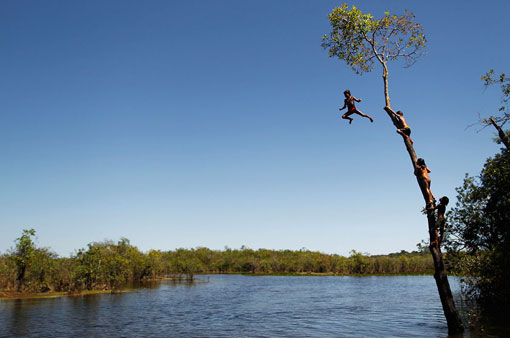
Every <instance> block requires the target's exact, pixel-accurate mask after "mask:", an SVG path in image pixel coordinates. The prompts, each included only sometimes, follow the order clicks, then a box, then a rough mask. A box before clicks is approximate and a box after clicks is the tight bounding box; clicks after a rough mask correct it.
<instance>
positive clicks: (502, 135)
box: [489, 117, 510, 150]
mask: <svg viewBox="0 0 510 338" xmlns="http://www.w3.org/2000/svg"><path fill="white" fill-rule="evenodd" d="M489 121H490V123H491V124H492V125H493V126H494V128H496V130H497V131H498V136H499V139H500V140H501V142H503V144H504V145H505V147H506V149H508V150H510V141H509V140H508V136H506V134H505V132H504V131H503V129H501V127H500V126H498V124H497V123H496V122H494V120H493V119H492V117H489Z"/></svg>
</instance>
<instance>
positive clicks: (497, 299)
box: [447, 149, 510, 310]
mask: <svg viewBox="0 0 510 338" xmlns="http://www.w3.org/2000/svg"><path fill="white" fill-rule="evenodd" d="M457 192H458V196H457V200H458V201H457V204H456V207H455V208H453V210H452V213H451V215H450V216H451V217H450V223H451V229H450V235H449V236H448V241H447V245H448V246H447V248H448V251H449V253H450V254H449V257H450V261H451V263H452V266H455V267H456V269H457V270H458V271H459V272H460V273H462V274H465V275H467V276H471V278H465V279H464V285H465V288H466V291H467V296H468V297H469V298H470V299H474V300H476V301H477V302H478V303H479V304H480V305H482V307H483V308H485V309H489V310H490V309H508V307H509V306H510V256H509V254H508V253H509V252H510V152H509V151H508V150H506V149H504V150H502V151H501V152H500V153H498V154H496V155H495V156H494V157H492V158H489V159H487V161H486V163H485V165H484V168H483V170H482V172H481V173H480V175H479V176H478V177H466V178H465V179H464V184H463V186H462V187H459V188H457Z"/></svg>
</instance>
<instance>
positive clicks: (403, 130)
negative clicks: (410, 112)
mask: <svg viewBox="0 0 510 338" xmlns="http://www.w3.org/2000/svg"><path fill="white" fill-rule="evenodd" d="M399 130H400V131H401V132H403V133H404V134H406V135H407V136H411V128H409V127H407V128H401V129H399Z"/></svg>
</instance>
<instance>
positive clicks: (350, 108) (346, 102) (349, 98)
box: [339, 89, 374, 124]
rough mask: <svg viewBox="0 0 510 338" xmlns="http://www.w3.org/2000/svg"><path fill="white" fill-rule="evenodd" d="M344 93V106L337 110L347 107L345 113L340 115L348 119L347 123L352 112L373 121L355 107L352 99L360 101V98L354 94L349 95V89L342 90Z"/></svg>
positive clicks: (350, 119) (350, 120) (372, 120)
mask: <svg viewBox="0 0 510 338" xmlns="http://www.w3.org/2000/svg"><path fill="white" fill-rule="evenodd" d="M344 95H345V100H344V106H343V107H342V108H339V110H342V109H345V107H347V113H345V114H343V115H342V118H343V119H346V120H349V124H351V123H352V120H353V118H352V117H349V116H350V115H352V114H358V115H361V116H363V117H367V118H369V119H370V122H374V119H373V118H371V117H370V116H368V115H366V114H363V113H362V112H360V111H359V110H358V109H356V106H355V105H354V101H356V102H361V99H357V98H355V97H354V96H352V95H351V91H350V90H349V89H347V90H346V91H345V92H344Z"/></svg>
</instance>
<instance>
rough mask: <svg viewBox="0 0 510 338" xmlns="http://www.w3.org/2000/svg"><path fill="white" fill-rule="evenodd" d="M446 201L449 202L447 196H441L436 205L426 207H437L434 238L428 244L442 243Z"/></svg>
mask: <svg viewBox="0 0 510 338" xmlns="http://www.w3.org/2000/svg"><path fill="white" fill-rule="evenodd" d="M448 202H450V200H449V199H448V197H446V196H443V197H441V198H440V199H439V204H438V205H437V206H435V207H430V208H428V210H434V209H437V220H436V239H435V240H433V241H432V242H431V243H430V246H435V245H437V246H438V247H439V246H441V244H442V243H443V238H444V227H445V225H446V218H445V217H444V214H445V211H446V206H447V205H448ZM438 231H439V236H438V233H437V232H438Z"/></svg>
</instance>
